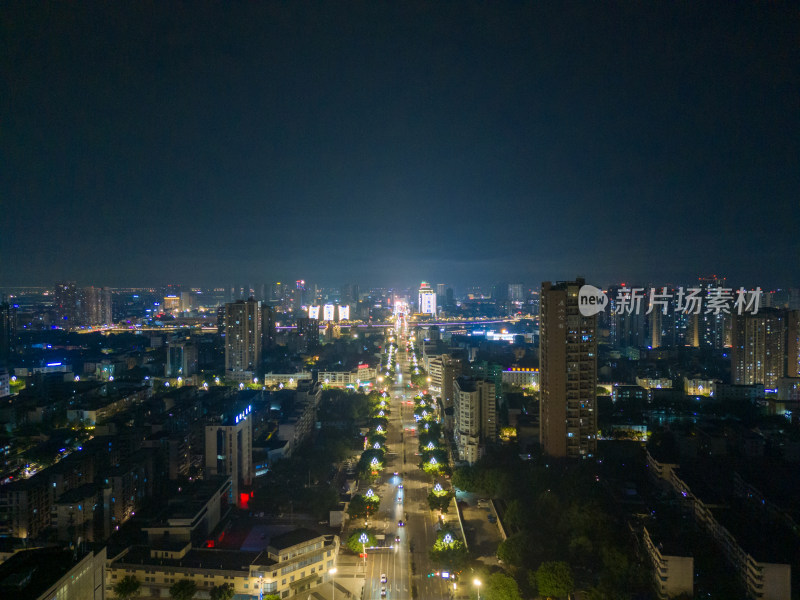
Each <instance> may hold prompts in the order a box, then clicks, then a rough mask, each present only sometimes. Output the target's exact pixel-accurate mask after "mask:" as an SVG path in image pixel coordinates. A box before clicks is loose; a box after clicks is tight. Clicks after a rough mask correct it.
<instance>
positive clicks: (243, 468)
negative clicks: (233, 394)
mask: <svg viewBox="0 0 800 600" xmlns="http://www.w3.org/2000/svg"><path fill="white" fill-rule="evenodd" d="M251 411H252V409H251V407H249V406H248V407H247V408H245V409H243V410H240V411H239V412H238V413H236V414H230V415H226V416H225V417H224V418H223V419H222V421H221V422H220V423H219V424H214V425H206V448H205V450H206V451H205V458H206V460H205V468H206V475H208V476H210V477H216V476H219V475H227V476H229V477H230V478H231V482H232V485H231V497H230V499H229V503H230V504H231V505H234V504H236V505H237V506H242V505H246V504H247V501H248V494H247V492H245V491H244V488H246V487H249V486H250V485H251V484H252V483H253V475H254V474H253V419H252V416H251Z"/></svg>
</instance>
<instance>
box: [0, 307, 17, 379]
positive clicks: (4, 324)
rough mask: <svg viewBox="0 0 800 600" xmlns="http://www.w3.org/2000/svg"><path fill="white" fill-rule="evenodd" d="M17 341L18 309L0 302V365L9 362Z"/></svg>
mask: <svg viewBox="0 0 800 600" xmlns="http://www.w3.org/2000/svg"><path fill="white" fill-rule="evenodd" d="M16 339H17V309H16V308H15V307H14V305H13V304H11V303H10V302H6V301H3V302H0V365H2V364H3V363H5V362H7V361H8V359H9V358H10V357H11V353H12V352H13V351H14V348H15V346H16Z"/></svg>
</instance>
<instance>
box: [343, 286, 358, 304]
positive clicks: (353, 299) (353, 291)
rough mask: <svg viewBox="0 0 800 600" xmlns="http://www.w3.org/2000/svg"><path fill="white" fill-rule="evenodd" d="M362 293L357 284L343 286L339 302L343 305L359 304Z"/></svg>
mask: <svg viewBox="0 0 800 600" xmlns="http://www.w3.org/2000/svg"><path fill="white" fill-rule="evenodd" d="M360 296H361V293H360V290H359V287H358V284H357V283H346V284H344V285H343V286H342V289H341V290H340V293H339V301H340V302H341V303H342V304H354V305H355V304H358V301H359V299H360Z"/></svg>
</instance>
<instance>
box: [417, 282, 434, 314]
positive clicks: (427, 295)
mask: <svg viewBox="0 0 800 600" xmlns="http://www.w3.org/2000/svg"><path fill="white" fill-rule="evenodd" d="M418 306H419V312H420V313H421V314H423V315H436V292H435V291H434V290H433V288H431V286H430V284H429V283H428V282H426V281H423V282H422V285H420V287H419V304H418Z"/></svg>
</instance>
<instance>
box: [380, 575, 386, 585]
mask: <svg viewBox="0 0 800 600" xmlns="http://www.w3.org/2000/svg"><path fill="white" fill-rule="evenodd" d="M381 583H386V573H381Z"/></svg>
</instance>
